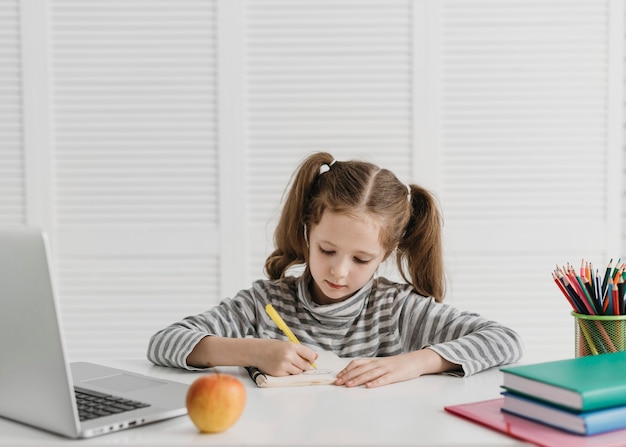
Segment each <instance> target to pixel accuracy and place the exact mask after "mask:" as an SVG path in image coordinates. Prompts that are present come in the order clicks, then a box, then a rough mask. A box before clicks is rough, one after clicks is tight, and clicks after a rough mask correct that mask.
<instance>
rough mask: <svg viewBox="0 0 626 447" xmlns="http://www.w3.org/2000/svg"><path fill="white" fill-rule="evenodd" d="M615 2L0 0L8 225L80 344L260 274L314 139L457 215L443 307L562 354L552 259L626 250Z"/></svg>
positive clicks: (109, 340)
mask: <svg viewBox="0 0 626 447" xmlns="http://www.w3.org/2000/svg"><path fill="white" fill-rule="evenodd" d="M623 19H624V9H623V2H622V0H615V1H614V0H605V1H596V0H589V1H582V2H576V3H573V2H567V1H560V0H552V1H539V0H537V1H524V2H519V1H514V0H500V1H493V2H484V1H452V0H441V1H435V0H429V1H417V0H393V1H389V0H367V1H366V0H359V1H357V0H336V1H335V0H333V1H303V0H297V1H296V0H289V1H287V0H285V1H279V0H273V1H270V0H267V1H261V0H255V1H244V0H214V1H211V0H171V1H156V0H155V1H150V0H127V1H106V0H87V1H73V0H38V1H33V0H0V30H2V31H0V58H1V60H2V65H1V67H3V68H2V71H1V72H0V73H2V76H0V223H27V224H32V225H40V226H42V227H44V228H45V229H46V230H47V231H48V232H49V233H50V236H51V240H52V242H53V250H54V253H53V254H54V260H55V274H56V276H57V278H58V292H59V300H60V302H61V309H62V312H63V315H64V323H65V329H66V333H67V336H68V348H69V353H70V356H71V357H72V358H73V359H76V358H84V357H88V356H89V357H91V356H99V357H119V356H122V357H140V356H143V355H144V351H145V346H146V342H147V339H148V337H149V336H150V335H151V334H152V333H153V332H154V331H156V330H157V329H159V328H160V327H162V326H164V325H165V324H168V323H170V322H172V321H174V320H177V319H180V318H182V317H184V316H185V315H188V314H191V313H197V312H201V311H203V310H205V309H207V308H208V307H210V306H212V305H213V304H215V303H217V302H218V301H219V300H220V299H221V298H223V297H224V296H229V295H232V294H233V293H236V291H237V290H239V289H241V288H245V287H247V286H248V285H249V284H250V282H251V281H252V280H253V279H256V278H258V277H260V276H261V275H262V265H263V261H264V258H265V256H266V254H267V252H268V251H269V249H270V247H271V236H272V230H273V225H274V222H275V219H276V216H277V213H278V211H279V209H280V198H281V195H282V192H283V189H284V187H285V185H286V183H287V182H288V180H289V177H290V175H291V173H292V172H293V170H294V169H295V167H296V165H297V164H298V162H299V161H300V160H301V159H302V158H303V157H304V156H305V155H306V154H308V153H309V152H311V151H313V150H328V151H330V152H332V153H334V154H335V155H336V156H337V158H338V159H348V158H353V157H358V158H367V159H370V160H372V161H375V162H377V163H379V164H381V165H383V166H385V167H388V168H390V169H392V170H394V171H395V172H396V173H397V174H398V175H399V176H400V177H401V178H402V179H403V180H404V181H406V182H416V183H421V184H424V185H426V186H428V187H429V188H431V189H432V190H433V191H434V192H435V194H436V195H437V197H438V198H439V200H440V203H441V205H442V208H443V210H444V218H445V226H444V235H445V239H446V260H447V264H448V267H449V293H448V297H447V300H448V301H449V302H451V303H452V304H454V305H456V306H458V307H461V308H467V309H473V310H476V311H478V312H480V313H482V314H484V315H485V316H488V317H491V318H494V319H497V320H500V321H502V322H504V323H506V324H509V325H511V326H512V327H514V328H516V329H517V330H518V331H519V332H520V333H521V334H522V336H523V337H524V339H525V340H526V344H527V350H528V354H529V356H530V357H532V358H550V357H554V356H555V355H558V356H562V357H565V356H570V355H572V354H573V322H572V321H571V317H570V316H569V309H568V306H567V303H566V301H565V299H564V298H563V297H562V296H561V295H560V293H559V291H558V290H557V289H556V286H555V285H554V284H553V283H552V281H551V278H550V272H551V270H552V269H553V268H554V265H555V264H564V263H566V262H573V263H577V262H580V258H581V257H584V258H586V259H588V260H590V261H592V262H594V263H595V264H596V265H598V266H601V265H604V264H605V263H606V262H607V261H608V259H609V258H611V257H613V258H618V257H619V256H621V253H622V245H623V244H622V241H623V240H624V237H626V233H624V232H623V231H622V227H623V225H622V222H623V220H624V216H623V214H622V201H623V198H622V197H623V193H622V191H624V182H623V178H624V168H623V163H622V158H623V157H622V151H623V149H622V148H623V144H622V140H623V137H622V126H623V122H624V121H623V118H622V116H623V99H622V98H623V94H622V91H623V84H624V81H623V79H624V76H623V46H624V45H623V43H624V26H623V23H624V20H623Z"/></svg>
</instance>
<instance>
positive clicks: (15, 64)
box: [0, 0, 25, 224]
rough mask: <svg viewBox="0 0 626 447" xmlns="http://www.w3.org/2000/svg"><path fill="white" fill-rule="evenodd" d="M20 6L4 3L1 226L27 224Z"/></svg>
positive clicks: (0, 22)
mask: <svg viewBox="0 0 626 447" xmlns="http://www.w3.org/2000/svg"><path fill="white" fill-rule="evenodd" d="M18 3H19V2H18V1H17V0H2V1H0V224H21V223H24V221H25V201H24V200H25V192H24V162H23V160H24V154H23V133H22V132H23V127H22V83H21V82H22V81H21V80H22V70H21V56H20V45H21V43H20V42H21V40H20V16H19V4H18Z"/></svg>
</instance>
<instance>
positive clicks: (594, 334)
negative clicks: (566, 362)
mask: <svg viewBox="0 0 626 447" xmlns="http://www.w3.org/2000/svg"><path fill="white" fill-rule="evenodd" d="M572 315H573V316H574V331H575V334H574V336H575V340H576V342H575V349H576V353H575V354H576V357H583V356H586V355H597V354H606V353H608V352H617V351H626V315H586V314H579V313H576V312H572Z"/></svg>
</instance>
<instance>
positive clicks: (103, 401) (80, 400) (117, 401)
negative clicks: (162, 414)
mask: <svg viewBox="0 0 626 447" xmlns="http://www.w3.org/2000/svg"><path fill="white" fill-rule="evenodd" d="M74 393H75V394H76V404H77V405H78V416H79V418H80V420H81V421H88V420H90V419H96V418H99V417H103V416H109V415H111V414H118V413H123V412H125V411H131V410H136V409H138V408H146V407H149V406H150V404H146V403H144V402H139V401H136V400H130V399H124V398H123V397H117V396H112V395H110V394H104V393H98V392H97V391H93V390H86V389H84V388H79V387H74Z"/></svg>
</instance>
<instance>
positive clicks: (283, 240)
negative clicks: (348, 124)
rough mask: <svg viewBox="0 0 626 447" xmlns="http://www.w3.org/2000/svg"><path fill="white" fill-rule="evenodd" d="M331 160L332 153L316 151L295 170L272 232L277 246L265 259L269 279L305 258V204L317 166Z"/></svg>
mask: <svg viewBox="0 0 626 447" xmlns="http://www.w3.org/2000/svg"><path fill="white" fill-rule="evenodd" d="M333 160H334V158H333V156H332V155H330V154H328V153H326V152H318V153H315V154H313V155H311V156H309V157H307V158H306V159H305V160H304V161H303V162H302V164H301V165H300V167H299V168H298V169H297V170H296V172H295V174H294V176H293V178H292V181H291V187H290V188H289V189H288V192H287V196H286V200H285V204H284V206H283V209H282V212H281V215H280V219H279V221H278V225H277V226H276V229H275V231H274V247H276V248H275V249H274V251H273V252H272V254H270V255H269V256H268V257H267V259H266V261H265V273H266V275H267V276H268V277H269V278H270V279H280V278H283V277H284V276H285V273H286V271H287V270H288V269H289V268H290V267H293V266H295V265H298V264H304V263H305V262H306V261H307V258H308V243H307V235H306V231H307V228H306V223H307V221H308V217H307V215H308V210H307V205H308V203H309V199H310V197H311V196H312V191H313V188H314V185H315V183H316V181H317V178H318V177H319V175H320V172H322V171H320V168H321V167H322V166H324V165H325V166H326V167H328V166H329V165H330V164H331V163H332V162H333Z"/></svg>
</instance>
